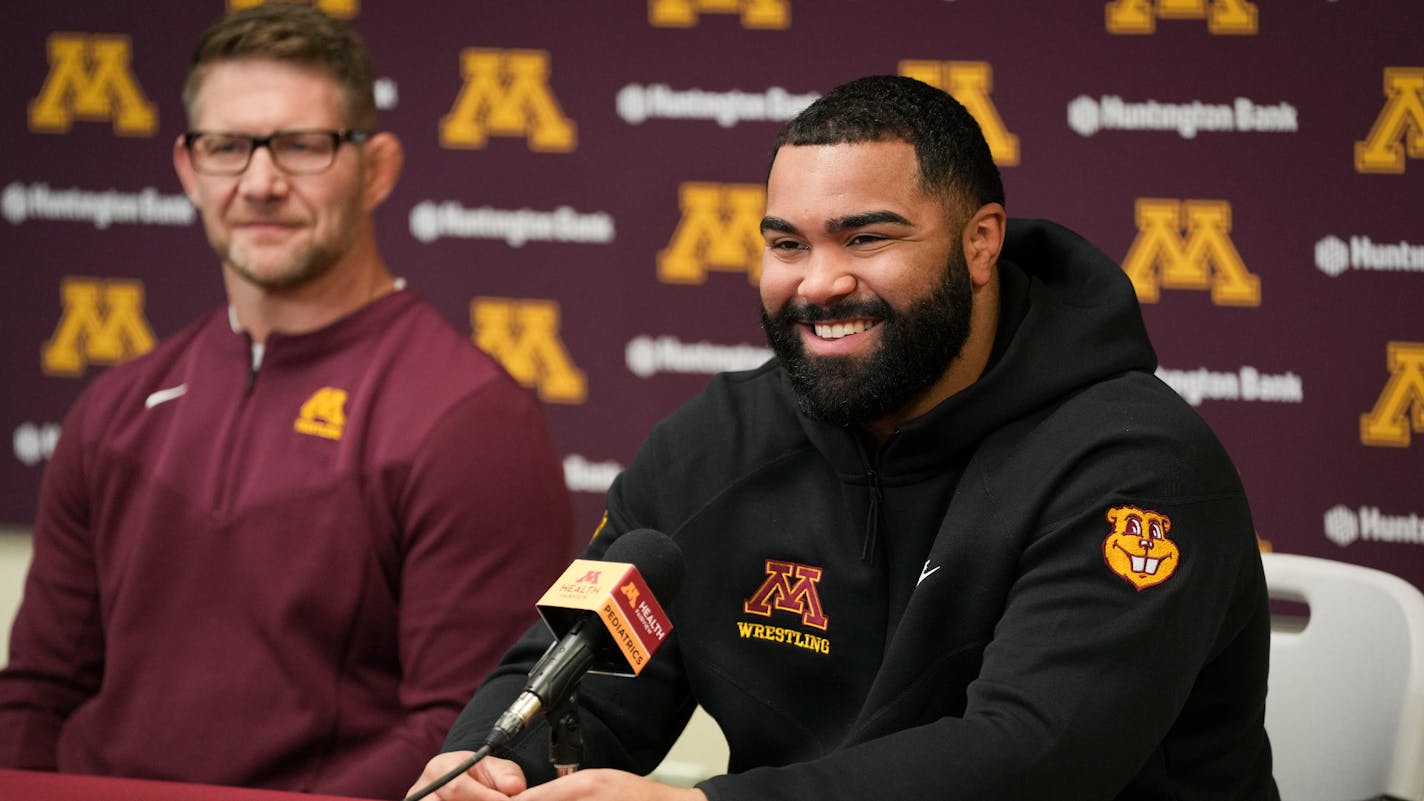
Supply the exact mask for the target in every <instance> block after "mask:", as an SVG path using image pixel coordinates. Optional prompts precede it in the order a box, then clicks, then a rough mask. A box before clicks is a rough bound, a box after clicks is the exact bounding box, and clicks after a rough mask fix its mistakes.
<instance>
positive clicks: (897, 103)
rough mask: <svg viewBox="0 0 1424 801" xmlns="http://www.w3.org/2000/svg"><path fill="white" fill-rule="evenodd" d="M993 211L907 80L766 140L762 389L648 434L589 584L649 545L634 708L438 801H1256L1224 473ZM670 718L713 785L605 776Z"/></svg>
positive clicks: (994, 205) (1260, 656)
mask: <svg viewBox="0 0 1424 801" xmlns="http://www.w3.org/2000/svg"><path fill="white" fill-rule="evenodd" d="M1003 203H1004V196H1003V189H1002V186H1001V183H1000V180H999V176H998V173H997V170H996V168H995V167H994V164H993V161H992V159H991V158H990V155H989V149H988V146H987V144H986V143H985V141H984V138H983V136H982V134H981V133H980V131H979V128H978V126H977V125H976V124H975V122H974V121H973V119H972V118H971V117H970V116H969V114H968V113H967V112H966V111H965V110H964V108H963V107H962V106H961V105H959V104H958V103H957V102H955V101H954V100H953V99H952V98H950V97H949V96H948V95H946V94H944V93H943V92H941V91H939V90H938V89H934V88H931V87H929V86H926V85H924V84H922V83H919V82H917V81H913V80H911V79H908V78H899V77H873V78H865V79H861V80H858V81H854V82H851V83H849V84H846V85H844V86H841V87H838V88H836V89H835V90H833V91H831V92H830V93H828V94H827V95H826V96H825V97H823V98H821V99H820V100H818V101H817V102H816V103H814V104H812V105H811V106H810V107H809V108H807V109H806V110H805V111H804V112H803V113H801V114H800V115H799V116H797V117H796V118H795V119H794V120H792V121H791V122H790V123H789V124H788V125H787V126H786V127H785V129H784V130H783V131H782V133H781V136H780V138H779V139H778V141H777V145H776V150H775V153H774V156H773V161H772V165H771V170H770V173H769V177H768V180H767V207H766V216H765V218H764V219H763V221H762V230H763V233H764V237H765V244H766V249H765V252H764V256H763V259H762V276H761V300H762V315H763V322H764V324H765V328H766V332H767V336H768V338H769V340H770V342H771V344H772V347H773V348H774V350H775V353H776V358H775V359H774V360H772V361H771V362H769V363H768V364H766V365H764V366H763V367H761V368H760V369H757V370H752V371H749V372H743V373H731V374H724V375H721V376H718V377H716V378H715V379H713V381H712V382H711V383H710V385H709V386H708V387H707V389H706V390H705V391H704V392H702V393H701V394H700V395H699V396H698V397H696V398H694V399H693V400H692V401H691V402H689V403H688V404H687V405H685V406H684V407H683V408H681V409H680V410H679V411H677V412H676V413H675V414H673V415H672V416H671V417H669V418H668V419H667V420H665V421H664V422H662V423H661V424H660V425H659V426H658V427H657V428H656V429H655V430H654V431H653V433H652V435H651V436H650V437H649V439H648V441H647V442H646V443H645V444H644V446H643V447H642V449H641V450H640V451H639V453H638V455H637V457H636V458H635V459H634V460H633V462H632V463H631V464H630V465H629V467H628V469H627V471H625V472H624V473H623V474H622V475H621V476H620V477H619V478H618V480H617V481H616V482H615V483H614V485H613V486H612V487H611V488H610V490H609V493H608V498H607V516H606V520H605V523H604V524H603V525H602V526H601V528H600V530H599V533H598V534H597V536H596V538H595V539H594V541H593V543H592V544H591V546H590V547H589V549H588V555H589V556H590V557H593V558H597V557H598V556H599V555H600V554H602V553H604V552H605V551H606V549H607V548H608V545H609V543H610V542H615V541H617V539H618V538H619V536H621V535H622V534H623V533H625V532H628V531H630V530H634V529H639V528H644V527H646V528H653V529H658V530H661V531H664V532H666V533H667V534H669V535H670V536H671V537H672V538H673V540H674V541H675V542H676V543H677V544H678V546H680V549H681V551H682V552H683V554H684V555H685V557H686V565H687V576H686V579H685V580H684V582H683V586H682V589H681V592H680V593H679V595H678V596H677V598H676V599H675V600H672V601H671V602H670V603H669V604H667V606H668V613H669V616H670V618H671V620H672V623H673V626H674V628H673V631H672V634H671V636H670V637H669V638H668V640H667V641H666V642H664V643H663V645H662V646H661V648H660V650H658V651H657V653H656V654H655V655H654V657H653V658H652V659H651V660H650V662H649V664H648V665H647V666H646V667H644V669H643V671H642V672H641V673H640V674H639V676H638V678H637V679H636V680H631V681H630V680H627V679H617V678H608V677H603V676H589V677H587V678H585V679H584V680H583V681H582V683H581V685H580V687H579V690H578V695H577V703H578V707H579V711H580V723H581V729H582V732H583V737H584V751H583V759H582V764H583V765H584V766H585V768H586V769H585V770H582V771H579V772H577V773H573V774H571V775H567V776H563V777H560V778H557V779H553V780H552V781H550V779H551V778H553V777H552V773H551V770H550V767H549V759H548V737H547V734H546V733H545V731H544V728H543V726H542V725H541V726H536V727H534V728H533V729H532V730H531V732H529V733H527V734H526V735H525V736H524V737H523V738H522V739H520V740H515V741H513V742H512V743H511V744H510V747H508V748H504V749H501V750H500V751H498V752H497V753H496V756H495V757H490V758H486V759H485V760H483V761H481V762H479V763H477V764H475V765H474V767H472V768H470V769H469V770H468V771H466V772H464V773H462V774H460V775H458V776H457V777H456V779H455V780H454V781H452V782H451V783H450V784H448V785H447V786H446V787H445V788H444V789H443V790H442V792H441V797H442V798H444V799H447V801H463V800H465V799H469V800H470V801H495V800H496V799H500V798H504V797H506V796H515V795H516V794H517V797H518V798H519V799H521V801H526V800H527V801H558V800H561V799H568V800H572V799H581V800H583V801H587V800H588V799H610V800H611V799H620V800H623V801H626V799H668V800H671V799H688V800H689V801H691V800H694V799H696V800H702V801H705V800H706V799H711V801H732V800H734V799H735V800H736V801H743V800H745V801H753V800H755V801H767V800H768V799H788V800H790V799H819V800H822V801H824V800H825V799H847V801H849V800H850V799H870V798H894V799H928V798H955V799H985V800H986V801H987V800H989V799H993V800H994V801H1002V800H1003V799H1043V798H1053V799H1175V800H1176V801H1183V800H1184V799H1201V800H1203V801H1204V800H1205V799H1223V798H1232V799H1252V800H1253V801H1256V800H1259V801H1267V800H1269V799H1275V798H1277V797H1278V796H1277V793H1276V789H1275V785H1274V782H1273V781H1272V778H1271V754H1270V746H1269V744H1268V742H1267V738H1266V733H1265V730H1264V726H1263V717H1264V708H1265V693H1266V663H1267V653H1268V639H1269V616H1268V610H1267V603H1266V592H1265V586H1264V582H1263V579H1262V572H1261V564H1260V558H1259V555H1258V552H1257V549H1256V540H1255V536H1254V530H1253V526H1252V522H1251V517H1250V512H1249V510H1248V507H1247V504H1246V500H1245V497H1244V495H1243V492H1242V488H1241V485H1240V482H1239V480H1238V478H1237V475H1236V472H1235V470H1234V469H1233V467H1232V465H1231V462H1230V460H1229V459H1228V457H1227V455H1226V453H1225V452H1224V451H1223V449H1222V448H1221V446H1220V444H1219V443H1218V442H1217V440H1216V438H1215V437H1214V436H1213V435H1212V433H1211V432H1210V431H1209V430H1208V428H1207V427H1206V425H1205V424H1204V423H1203V422H1202V420H1201V419H1200V418H1199V417H1197V416H1196V414H1195V413H1194V412H1193V411H1192V410H1191V408H1190V407H1189V406H1188V405H1187V404H1186V403H1185V402H1184V401H1182V400H1181V398H1179V397H1177V396H1176V395H1175V393H1173V392H1172V390H1171V389H1170V388H1168V387H1167V386H1166V385H1164V384H1163V383H1161V382H1160V381H1158V380H1157V379H1156V378H1155V377H1154V375H1153V370H1154V368H1155V365H1156V357H1155V355H1154V353H1153V351H1152V347H1151V345H1150V344H1149V342H1148V340H1147V336H1146V332H1145V329H1144V326H1143V322H1142V318H1141V315H1140V313H1139V310H1138V307H1137V301H1136V298H1135V296H1134V294H1133V289H1132V286H1131V284H1130V282H1129V281H1128V280H1127V278H1126V277H1125V276H1124V275H1123V273H1122V271H1121V270H1120V269H1119V268H1118V267H1117V265H1115V264H1113V263H1112V261H1111V260H1110V259H1108V258H1107V257H1106V256H1105V255H1103V254H1102V253H1101V252H1099V251H1098V250H1097V249H1095V248H1094V247H1092V246H1091V245H1090V244H1088V243H1087V242H1085V241H1084V240H1082V239H1081V238H1079V237H1077V236H1076V235H1074V234H1073V233H1071V232H1069V231H1068V230H1066V229H1064V228H1062V227H1059V226H1056V225H1054V224H1052V223H1047V222H1042V221H1021V220H1008V219H1007V218H1006V213H1005V209H1004V205H1003ZM549 642H550V637H549V636H548V635H547V634H546V633H545V632H544V630H543V628H542V627H535V629H533V630H532V631H531V632H530V633H529V634H528V635H526V637H525V639H524V640H522V641H521V642H520V643H519V644H518V645H517V646H516V647H515V648H514V649H513V650H512V651H511V652H510V654H509V655H508V656H507V657H506V659H505V661H504V663H503V664H502V665H501V667H500V668H499V669H498V670H496V671H495V673H494V674H493V675H492V676H491V677H490V678H489V679H488V680H487V681H486V683H485V684H484V686H482V687H481V689H480V690H479V692H478V693H477V694H476V695H475V696H474V698H473V699H472V700H471V702H470V704H469V706H467V707H466V709H465V711H464V712H463V713H462V714H461V717H460V720H459V721H458V722H457V723H456V725H455V727H454V729H453V730H452V731H451V733H450V736H449V737H448V738H447V740H446V749H447V751H448V753H445V754H441V755H439V756H437V757H435V758H434V759H432V760H431V762H430V764H429V765H428V766H427V768H426V772H425V774H424V775H423V776H422V777H421V778H420V781H419V782H418V783H417V785H416V787H417V788H423V787H424V786H425V785H426V783H428V782H431V781H432V780H434V779H436V778H437V777H439V776H442V775H443V774H444V773H445V772H447V771H451V770H453V769H455V768H457V767H458V766H459V765H460V764H461V763H462V760H463V759H464V758H465V757H467V756H469V755H470V753H471V751H473V750H474V749H476V748H477V747H478V746H480V745H481V744H482V743H483V742H485V737H486V733H487V732H488V731H489V730H490V726H491V722H492V721H493V720H495V719H496V717H497V716H498V715H499V714H500V713H501V712H502V711H503V710H504V709H505V708H506V707H507V706H508V705H509V704H510V702H511V701H512V700H513V699H514V698H515V696H516V695H517V694H518V693H519V692H520V690H521V688H522V687H523V685H524V680H525V675H526V674H527V673H528V671H529V670H530V666H531V665H533V664H534V662H535V661H536V660H537V659H538V658H539V656H540V654H541V653H542V652H543V651H544V649H545V648H546V647H548V645H549ZM550 703H551V704H552V703H555V702H554V701H550ZM697 704H700V705H702V706H703V707H704V708H705V709H706V710H707V711H708V712H709V713H710V714H711V716H712V717H713V718H714V719H715V720H716V721H717V723H718V724H719V725H720V726H721V728H722V731H723V732H724V734H725V735H726V738H727V741H728V744H729V746H730V749H731V764H730V766H729V769H730V770H729V773H728V774H726V775H721V776H714V777H711V778H709V779H707V780H705V781H703V782H701V783H699V784H698V785H697V786H696V787H694V788H675V787H668V786H664V785H661V784H658V783H655V782H652V781H650V780H647V779H644V778H641V777H639V776H637V775H634V774H635V773H645V772H647V771H648V770H650V769H651V768H653V767H654V766H655V765H656V764H657V763H658V761H659V760H660V759H661V758H662V756H663V755H664V754H665V753H666V751H667V749H668V747H669V746H670V745H671V743H672V742H673V741H674V739H675V738H676V737H677V735H678V733H679V732H680V730H681V728H682V726H683V724H684V723H685V721H686V720H687V718H688V715H689V714H690V713H691V711H692V709H693V708H694V706H695V705H697ZM530 785H537V786H533V787H530V789H528V790H527V792H525V791H524V790H525V788H526V786H530Z"/></svg>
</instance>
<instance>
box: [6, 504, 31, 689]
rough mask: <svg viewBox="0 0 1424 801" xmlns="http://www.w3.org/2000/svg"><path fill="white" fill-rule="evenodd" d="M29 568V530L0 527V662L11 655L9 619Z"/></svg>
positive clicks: (16, 603) (12, 616) (15, 607)
mask: <svg viewBox="0 0 1424 801" xmlns="http://www.w3.org/2000/svg"><path fill="white" fill-rule="evenodd" d="M29 567H30V532H29V530H28V529H18V528H0V665H4V664H5V662H6V661H7V660H8V659H9V658H10V621H12V620H14V619H15V610H16V609H19V608H20V591H21V590H22V589H23V588H24V586H25V571H26V570H28V569H29Z"/></svg>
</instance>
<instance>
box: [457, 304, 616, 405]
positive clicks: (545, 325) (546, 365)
mask: <svg viewBox="0 0 1424 801" xmlns="http://www.w3.org/2000/svg"><path fill="white" fill-rule="evenodd" d="M470 326H471V328H473V329H474V342H475V345H476V346H478V347H479V348H480V349H481V350H483V351H485V352H486V353H488V354H490V355H491V356H493V357H495V358H496V359H498V360H499V362H500V363H501V364H503V365H504V369H506V370H508V371H509V374H510V375H512V376H514V378H515V380H517V381H518V382H519V383H521V384H523V385H524V386H526V387H535V388H537V390H538V393H539V399H540V400H543V401H547V402H549V403H583V402H584V400H585V399H586V398H587V397H588V378H587V376H586V375H585V374H584V372H583V371H582V370H580V369H578V368H577V367H576V366H574V363H573V360H572V359H570V358H569V354H568V351H566V350H565V349H564V343H563V342H562V341H561V340H560V339H559V304H557V303H555V302H553V301H549V300H511V299H508V298H475V300H474V302H473V303H471V304H470Z"/></svg>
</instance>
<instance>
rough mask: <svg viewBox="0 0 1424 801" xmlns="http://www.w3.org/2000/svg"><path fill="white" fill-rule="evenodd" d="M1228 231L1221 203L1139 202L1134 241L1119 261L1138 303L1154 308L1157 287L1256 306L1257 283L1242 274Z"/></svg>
mask: <svg viewBox="0 0 1424 801" xmlns="http://www.w3.org/2000/svg"><path fill="white" fill-rule="evenodd" d="M1230 232H1231V204H1230V203H1227V202H1225V201H1220V200H1186V201H1179V200H1160V199H1154V198H1143V199H1140V200H1138V201H1137V239H1136V240H1134V241H1133V243H1132V247H1131V249H1129V250H1128V252H1127V257H1126V258H1124V259H1123V260H1122V269H1123V271H1124V272H1126V273H1127V276H1128V277H1129V278H1131V279H1132V285H1133V287H1134V288H1136V290H1137V299H1138V300H1140V301H1142V302H1143V303H1156V302H1157V301H1158V300H1159V299H1160V293H1159V291H1158V287H1159V285H1160V286H1162V287H1166V288H1167V289H1210V290H1211V302H1212V303H1215V304H1216V305H1218V306H1259V305H1261V279H1260V278H1257V277H1256V276H1254V275H1252V274H1251V273H1250V272H1249V271H1248V270H1247V269H1246V264H1245V262H1243V261H1242V260H1241V254H1239V253H1237V252H1236V246H1235V245H1234V244H1232V242H1231V237H1230V236H1228V234H1229V233H1230ZM1184 233H1185V236H1183V234H1184Z"/></svg>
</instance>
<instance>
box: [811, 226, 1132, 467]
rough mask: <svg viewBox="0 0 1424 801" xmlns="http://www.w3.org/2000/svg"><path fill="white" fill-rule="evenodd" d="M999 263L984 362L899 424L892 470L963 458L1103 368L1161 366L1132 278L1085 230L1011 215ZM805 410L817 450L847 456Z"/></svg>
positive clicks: (891, 448) (1105, 371) (1115, 371)
mask: <svg viewBox="0 0 1424 801" xmlns="http://www.w3.org/2000/svg"><path fill="white" fill-rule="evenodd" d="M998 270H999V294H1000V319H999V329H998V332H997V334H996V336H995V340H994V350H993V355H992V356H991V359H990V362H989V366H988V367H987V369H986V370H985V371H984V374H983V375H982V376H980V377H979V380H978V381H976V382H974V383H973V384H972V385H970V386H969V387H967V388H965V389H963V390H961V391H960V392H958V393H956V394H955V395H953V396H951V397H949V398H947V399H945V400H944V402H943V403H941V404H939V405H938V406H936V407H935V408H934V409H932V410H930V411H929V412H927V413H926V414H924V415H922V416H920V417H917V418H915V419H914V420H910V421H908V422H906V423H905V424H903V425H902V426H900V428H899V429H898V433H897V435H896V436H894V437H892V438H891V439H890V440H889V441H888V442H887V443H886V445H885V449H884V451H882V454H881V457H882V461H881V463H882V464H887V463H893V464H894V465H896V472H897V473H901V474H902V475H903V474H904V473H911V474H913V473H917V472H920V471H922V470H923V471H933V470H936V469H939V468H940V467H941V466H942V465H943V464H944V463H945V461H946V460H947V459H949V460H954V461H960V460H962V459H964V458H967V452H966V450H967V449H972V448H973V447H975V446H977V445H978V443H979V442H980V441H981V440H982V439H983V438H984V437H986V436H988V435H989V434H990V433H992V432H993V431H995V430H997V429H999V428H1001V427H1002V426H1004V425H1006V424H1007V423H1009V422H1010V421H1013V420H1017V419H1019V418H1021V417H1023V416H1025V415H1028V414H1031V413H1033V412H1034V411H1035V410H1037V409H1040V408H1044V407H1047V406H1051V405H1054V404H1056V403H1057V402H1059V401H1060V400H1061V399H1063V398H1065V397H1067V396H1069V395H1072V394H1073V393H1075V392H1077V391H1079V390H1081V389H1083V388H1085V387H1087V386H1090V385H1092V384H1094V383H1097V382H1098V381H1101V380H1103V379H1105V378H1108V377H1111V376H1115V375H1119V374H1122V373H1124V372H1128V371H1133V370H1140V371H1146V372H1149V373H1150V372H1152V371H1154V370H1155V369H1156V367H1157V355H1156V353H1155V352H1154V351H1153V349H1152V344H1151V342H1150V341H1149V340H1148V338H1147V329H1146V326H1145V325H1144V323H1143V320H1142V312H1141V310H1140V308H1139V307H1138V303H1137V294H1136V292H1135V291H1134V290H1133V287H1132V282H1131V281H1130V280H1128V278H1127V275H1126V274H1125V273H1124V272H1123V271H1122V268H1121V267H1119V266H1118V264H1117V263H1116V262H1114V261H1113V260H1112V259H1111V258H1109V257H1108V256H1107V254H1105V253H1103V252H1102V251H1101V250H1099V249H1098V248H1097V247H1095V246H1094V245H1093V244H1092V243H1090V242H1088V241H1087V240H1086V239H1084V238H1083V237H1081V236H1079V235H1078V234H1076V233H1074V232H1073V231H1070V230H1069V229H1067V228H1064V227H1063V226H1061V225H1058V224H1056V223H1052V222H1049V221H1046V220H1027V219H1011V220H1009V222H1008V231H1007V234H1006V236H1005V240H1004V249H1003V252H1002V253H1001V254H1000V257H999V266H998ZM801 417H802V424H803V427H805V429H806V430H807V433H808V434H810V435H811V436H812V438H813V439H814V440H816V441H817V442H818V443H819V447H820V448H821V449H822V450H823V451H830V452H842V454H841V455H842V458H844V457H847V456H849V454H848V453H844V451H845V449H846V447H847V445H846V443H845V440H844V439H843V438H844V433H841V434H840V435H838V436H837V435H832V434H831V431H829V430H828V429H831V428H833V427H831V426H827V425H826V424H824V423H817V422H816V421H812V420H810V419H808V418H806V417H805V416H804V415H802V416H801ZM813 429H820V430H819V431H813ZM836 440H839V442H835V444H833V442H834V441H836ZM835 461H837V462H838V463H840V464H842V465H845V464H846V463H845V462H842V461H841V460H840V459H835Z"/></svg>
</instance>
